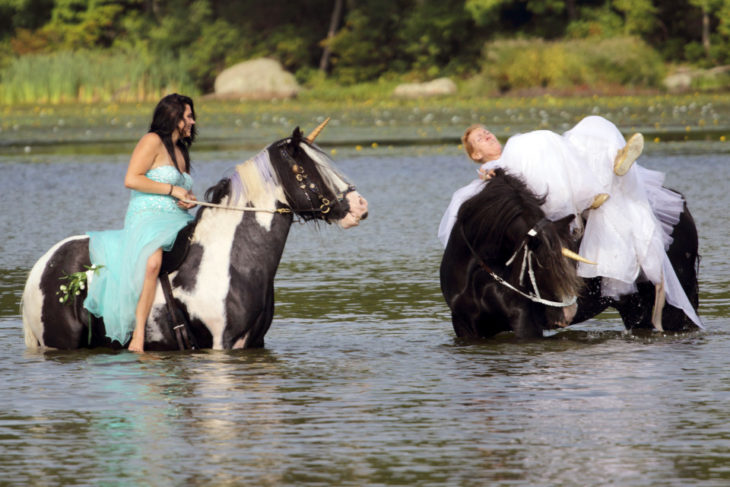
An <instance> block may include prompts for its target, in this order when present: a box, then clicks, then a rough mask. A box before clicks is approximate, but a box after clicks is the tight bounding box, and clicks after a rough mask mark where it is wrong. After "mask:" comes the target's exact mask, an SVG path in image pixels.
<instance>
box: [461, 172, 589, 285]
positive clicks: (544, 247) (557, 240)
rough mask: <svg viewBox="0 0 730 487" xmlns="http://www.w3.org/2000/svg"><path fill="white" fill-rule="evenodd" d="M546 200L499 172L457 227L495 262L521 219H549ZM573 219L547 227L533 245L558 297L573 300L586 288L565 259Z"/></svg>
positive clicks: (467, 203) (466, 204)
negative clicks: (515, 224) (544, 205)
mask: <svg viewBox="0 0 730 487" xmlns="http://www.w3.org/2000/svg"><path fill="white" fill-rule="evenodd" d="M545 198H546V195H540V196H538V195H536V194H535V193H533V192H532V191H531V190H530V189H529V188H528V187H527V185H526V184H525V183H524V182H523V181H522V180H521V179H519V178H517V177H515V176H512V175H509V174H507V173H505V172H504V171H503V170H502V169H497V170H496V174H495V176H494V177H492V179H490V180H489V183H488V184H486V185H485V187H484V188H483V189H482V191H480V192H479V193H478V194H476V195H474V196H473V197H472V198H470V199H468V200H467V201H465V202H464V203H463V204H462V205H461V208H460V209H459V213H458V216H457V225H455V227H456V226H458V225H461V228H462V230H463V232H464V237H465V238H466V239H467V241H468V242H470V244H471V245H472V246H474V247H475V248H476V247H480V246H482V245H484V244H486V249H487V253H488V254H489V255H488V256H485V257H487V258H495V257H498V255H499V252H500V250H502V251H503V250H504V249H505V242H504V240H505V237H506V234H507V230H508V229H509V228H510V227H511V226H512V224H513V222H514V221H515V220H516V219H517V218H519V217H522V218H523V219H524V220H525V222H526V223H528V224H535V223H537V222H538V221H540V220H541V219H542V218H544V217H545V213H544V212H543V211H542V208H541V205H542V204H543V203H544V202H545ZM572 218H573V217H572V215H570V216H568V217H565V218H563V219H561V220H559V221H558V222H554V223H555V224H554V225H547V226H544V227H543V228H542V229H541V230H540V231H538V233H537V239H539V243H538V242H535V245H532V247H533V248H532V250H533V251H534V252H535V256H536V257H537V262H538V265H539V266H540V267H542V268H543V269H544V271H545V273H546V275H549V276H551V279H550V282H551V286H552V287H553V289H554V290H555V291H556V292H557V296H573V295H575V294H576V293H577V292H578V291H579V290H580V288H581V287H582V280H581V279H580V278H579V277H578V275H577V274H576V269H575V266H574V265H573V264H572V263H570V262H568V261H567V260H566V259H564V258H562V255H561V247H564V246H568V245H569V242H570V241H571V236H570V228H569V222H570V220H571V219H572ZM525 237H527V236H526V235H525ZM515 244H516V242H511V243H510V247H509V248H508V249H507V250H508V251H509V252H513V251H514V250H516V249H515V248H513V246H514V245H515ZM556 256H559V257H560V258H555V257H556Z"/></svg>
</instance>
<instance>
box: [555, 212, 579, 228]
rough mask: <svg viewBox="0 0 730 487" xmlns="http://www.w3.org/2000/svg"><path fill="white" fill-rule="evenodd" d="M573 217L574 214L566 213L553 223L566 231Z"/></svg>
mask: <svg viewBox="0 0 730 487" xmlns="http://www.w3.org/2000/svg"><path fill="white" fill-rule="evenodd" d="M574 218H575V215H568V216H564V217H563V218H561V219H560V220H556V221H555V222H554V223H555V225H556V226H557V227H558V229H560V230H561V231H562V230H565V231H568V230H570V224H571V222H572V221H573V219H574Z"/></svg>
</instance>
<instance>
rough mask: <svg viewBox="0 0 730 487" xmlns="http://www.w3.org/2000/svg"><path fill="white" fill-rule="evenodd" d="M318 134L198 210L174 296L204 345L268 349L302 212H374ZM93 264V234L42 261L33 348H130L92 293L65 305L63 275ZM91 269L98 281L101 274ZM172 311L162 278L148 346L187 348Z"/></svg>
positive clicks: (278, 153) (225, 185) (342, 219)
mask: <svg viewBox="0 0 730 487" xmlns="http://www.w3.org/2000/svg"><path fill="white" fill-rule="evenodd" d="M309 139H313V137H312V136H311V135H310V137H309V138H305V137H303V136H302V133H301V131H300V130H299V128H297V129H295V130H294V132H293V134H292V136H291V137H289V138H286V139H283V140H280V141H278V142H274V143H273V144H271V145H269V146H268V147H267V148H265V149H264V150H263V151H262V152H260V153H259V154H258V155H257V156H255V157H254V158H252V159H250V160H248V161H246V162H244V163H242V164H240V165H238V166H236V168H235V171H234V172H233V174H232V176H231V177H230V178H225V179H223V180H221V181H220V182H219V183H218V184H217V185H215V186H213V187H211V188H209V189H208V191H207V192H206V199H208V200H209V202H210V203H211V205H214V206H209V207H202V208H201V209H200V210H199V211H198V213H197V216H196V219H195V221H194V222H193V223H191V225H192V227H191V228H190V229H189V230H190V231H191V233H190V237H189V239H190V246H189V249H188V251H187V253H186V254H185V257H184V259H183V260H182V262H181V264H180V265H179V266H178V267H177V270H175V271H172V272H170V274H169V276H170V282H171V283H172V294H173V296H174V302H175V304H176V305H177V307H178V309H179V310H180V311H181V312H182V313H183V314H184V316H185V318H187V320H188V322H189V324H190V330H191V331H192V334H193V336H194V339H195V341H196V342H197V344H198V346H199V347H201V348H214V349H232V348H252V347H262V346H263V345H264V335H265V334H266V332H267V331H268V329H269V327H270V326H271V321H272V318H273V314H274V275H275V274H276V270H277V267H278V265H279V261H280V259H281V256H282V253H283V251H284V244H285V243H286V239H287V235H288V233H289V228H290V226H291V224H292V221H293V218H294V215H297V216H298V217H299V218H300V219H302V220H306V221H308V220H321V221H325V222H327V223H338V224H339V225H340V226H341V227H343V228H349V227H351V226H355V225H357V224H358V222H359V221H360V220H361V219H364V218H366V217H367V202H366V201H365V200H364V199H363V198H362V197H361V196H360V195H359V194H358V193H357V192H356V191H355V188H354V186H352V185H351V184H350V183H349V182H348V181H347V180H346V179H345V178H344V177H343V176H342V175H341V174H340V173H339V172H338V171H337V170H336V169H335V167H334V165H333V164H332V161H330V160H329V158H327V157H326V156H325V155H324V154H323V153H322V152H321V151H320V150H318V149H317V148H316V147H315V146H313V145H312V144H311V142H310V140H309ZM88 265H90V261H89V239H88V237H87V236H75V237H70V238H67V239H65V240H63V241H61V242H59V243H57V244H56V245H54V246H53V247H52V248H51V249H50V250H49V251H48V252H47V253H46V254H45V255H44V256H43V257H41V259H40V260H39V261H38V262H37V263H36V264H35V265H34V266H33V268H32V270H31V271H30V275H29V277H28V281H27V283H26V285H25V290H24V292H23V299H22V313H23V328H24V332H25V343H26V346H27V347H29V348H39V347H43V348H56V349H75V348H81V347H97V346H113V347H119V346H126V344H117V343H110V341H109V339H108V338H106V334H105V330H104V322H103V320H102V319H99V318H96V317H94V316H93V315H90V314H89V313H88V312H87V311H86V310H85V309H84V308H83V301H84V298H85V292H82V293H81V295H79V296H77V297H76V299H75V300H73V301H71V300H69V303H66V304H63V303H60V302H59V299H58V295H57V292H58V290H59V286H60V285H61V284H63V283H64V281H63V280H62V278H63V276H67V275H70V274H72V273H75V272H79V271H83V270H84V269H85V267H84V266H88ZM164 266H165V264H164V262H163V267H164ZM87 275H89V279H90V280H93V275H92V273H91V272H88V273H87ZM167 313H168V312H167V308H166V305H165V300H164V297H163V293H162V291H161V289H160V286H159V283H158V288H157V292H156V295H155V301H154V304H153V307H152V310H151V312H150V315H149V319H148V321H147V326H146V333H145V350H171V349H177V348H178V345H177V343H176V340H175V337H174V336H173V333H172V332H171V331H170V328H169V325H168V316H167Z"/></svg>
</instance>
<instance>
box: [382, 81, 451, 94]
mask: <svg viewBox="0 0 730 487" xmlns="http://www.w3.org/2000/svg"><path fill="white" fill-rule="evenodd" d="M454 93H456V83H454V82H453V81H451V80H450V79H449V78H437V79H435V80H432V81H427V82H425V83H404V84H401V85H398V86H396V87H395V90H394V91H393V95H395V96H398V97H402V98H420V97H424V96H445V95H453V94H454Z"/></svg>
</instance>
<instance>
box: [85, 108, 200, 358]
mask: <svg viewBox="0 0 730 487" xmlns="http://www.w3.org/2000/svg"><path fill="white" fill-rule="evenodd" d="M195 134H196V130H195V109H194V106H193V100H192V99H191V98H189V97H187V96H183V95H178V94H172V95H167V96H165V97H164V98H163V99H162V100H160V102H159V103H158V104H157V107H156V108H155V111H154V114H153V116H152V123H151V125H150V129H149V132H148V133H147V134H145V135H144V136H143V137H142V138H141V139H140V140H139V142H138V143H137V146H136V147H135V148H134V152H133V153H132V157H131V159H130V161H129V166H128V168H127V174H126V176H125V178H124V185H125V186H126V187H127V188H129V189H131V195H130V199H129V206H128V208H127V215H126V217H125V220H124V228H123V229H122V230H108V231H103V232H88V235H89V237H90V239H89V253H90V256H91V263H92V264H93V265H95V266H97V267H100V269H99V270H98V271H97V275H95V276H94V277H93V278H92V279H90V280H89V290H88V295H87V297H86V300H85V301H84V307H85V308H86V309H87V310H89V311H90V312H91V313H93V314H94V315H95V316H98V317H102V318H103V319H104V326H105V328H106V333H107V336H108V337H109V338H111V339H112V340H116V341H118V342H119V343H120V344H122V345H126V344H127V342H129V345H128V348H129V350H131V351H134V352H142V351H144V338H145V333H144V331H145V323H146V322H147V317H148V315H149V313H150V309H151V307H152V302H153V300H154V296H155V289H156V286H157V277H158V274H159V272H160V265H161V263H162V251H163V250H169V249H170V248H171V247H172V245H173V244H174V243H175V238H176V237H177V233H178V232H179V231H180V229H182V228H183V227H184V226H185V225H187V224H188V222H190V220H192V218H193V217H192V216H191V215H190V214H188V211H187V210H189V209H190V208H192V207H193V206H194V204H190V203H185V202H184V200H194V199H195V196H194V195H193V194H192V193H191V189H192V186H193V181H192V178H191V177H190V155H189V152H188V149H189V147H190V145H191V144H192V143H193V140H195ZM130 336H131V340H130Z"/></svg>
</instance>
